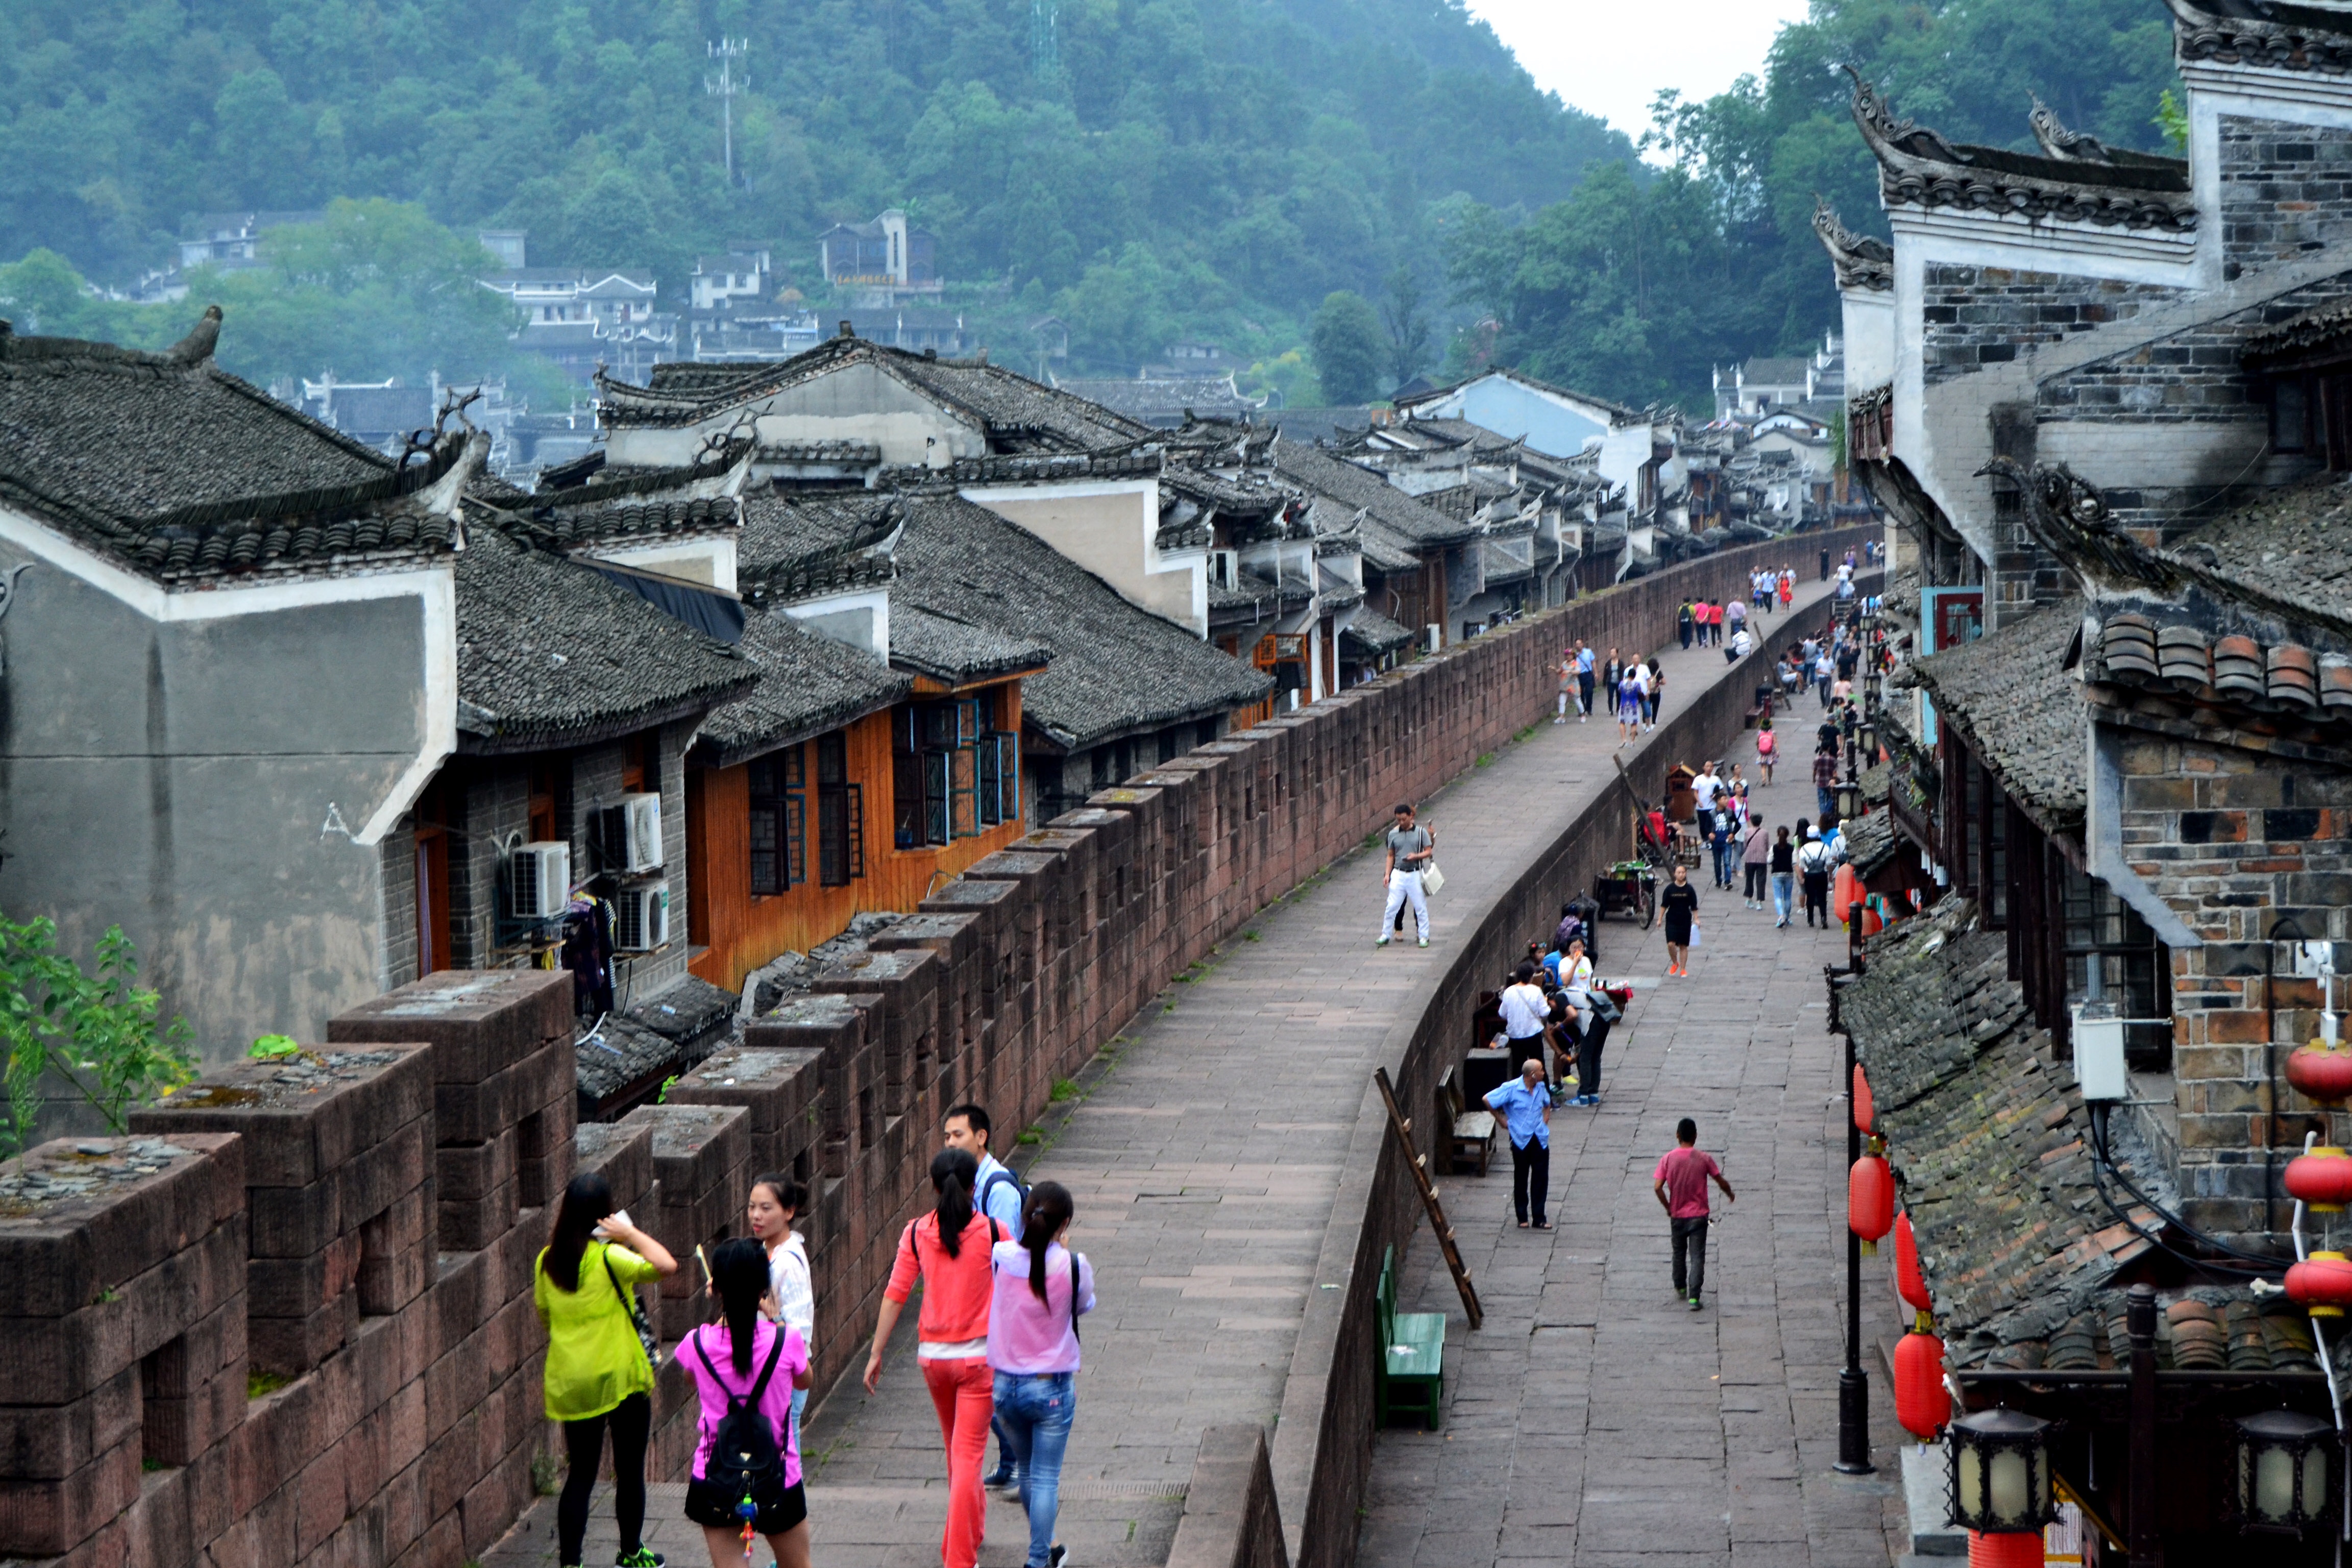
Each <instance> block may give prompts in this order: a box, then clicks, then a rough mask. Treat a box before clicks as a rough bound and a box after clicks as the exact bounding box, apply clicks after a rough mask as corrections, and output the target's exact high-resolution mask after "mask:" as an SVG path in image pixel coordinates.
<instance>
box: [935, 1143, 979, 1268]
mask: <svg viewBox="0 0 2352 1568" xmlns="http://www.w3.org/2000/svg"><path fill="white" fill-rule="evenodd" d="M979 1179H980V1162H979V1161H977V1160H975V1159H973V1158H972V1157H971V1155H970V1154H969V1153H967V1152H964V1151H963V1150H961V1149H942V1150H940V1152H938V1153H936V1154H934V1155H932V1156H931V1190H932V1191H933V1192H935V1193H937V1194H939V1195H940V1202H939V1207H938V1209H937V1210H936V1211H935V1212H936V1213H937V1214H938V1215H939V1216H940V1247H941V1248H942V1249H943V1250H945V1251H946V1253H947V1255H948V1256H949V1257H950V1258H956V1257H960V1256H961V1254H962V1250H963V1230H964V1226H968V1225H970V1224H971V1213H972V1210H971V1188H972V1184H973V1183H974V1182H976V1181H978V1180H979Z"/></svg>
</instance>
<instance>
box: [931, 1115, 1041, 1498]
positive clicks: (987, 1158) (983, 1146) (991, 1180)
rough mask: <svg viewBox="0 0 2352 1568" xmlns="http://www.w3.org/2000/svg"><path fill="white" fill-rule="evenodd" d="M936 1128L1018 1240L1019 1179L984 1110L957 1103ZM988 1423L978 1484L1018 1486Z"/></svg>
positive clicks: (983, 1205) (986, 1206) (981, 1203)
mask: <svg viewBox="0 0 2352 1568" xmlns="http://www.w3.org/2000/svg"><path fill="white" fill-rule="evenodd" d="M988 1132H989V1125H988V1112H987V1111H986V1110H983V1109H982V1108H981V1107H980V1106H977V1105H959V1106H957V1107H956V1108H955V1109H954V1110H950V1111H949V1112H948V1113H947V1116H946V1118H945V1120H944V1121H942V1123H941V1125H940V1133H941V1142H944V1143H946V1145H947V1146H948V1147H949V1148H950V1149H961V1150H962V1151H963V1152H965V1153H967V1154H969V1155H971V1157H972V1158H973V1159H975V1160H977V1161H979V1162H980V1170H979V1171H978V1173H975V1174H974V1175H973V1177H972V1182H973V1184H974V1185H973V1189H972V1194H971V1202H972V1206H973V1207H974V1208H976V1209H978V1210H980V1212H981V1213H982V1214H984V1215H987V1216H988V1217H989V1218H991V1219H992V1220H994V1221H995V1222H996V1228H997V1229H998V1230H999V1231H1001V1232H1002V1233H1003V1237H1004V1239H1005V1240H1007V1241H1018V1240H1020V1239H1021V1231H1022V1220H1021V1200H1022V1190H1021V1179H1020V1178H1019V1177H1018V1176H1015V1175H1014V1174H1013V1173H1012V1171H1010V1170H1009V1169H1007V1168H1006V1167H1005V1165H1004V1164H1003V1162H1002V1161H1000V1160H998V1159H997V1157H996V1156H995V1155H993V1154H992V1153H990V1152H988ZM988 1426H989V1430H991V1431H992V1432H994V1433H995V1434H996V1469H995V1471H994V1473H993V1474H991V1475H988V1476H985V1477H983V1478H982V1483H981V1484H982V1485H983V1486H990V1487H997V1488H1004V1487H1018V1486H1019V1485H1020V1484H1021V1467H1020V1466H1018V1465H1016V1464H1014V1463H1013V1449H1012V1447H1010V1446H1009V1445H1007V1444H1006V1442H1005V1441H1004V1428H1003V1426H1000V1425H998V1423H997V1420H996V1417H994V1416H993V1415H992V1416H990V1417H989V1418H988Z"/></svg>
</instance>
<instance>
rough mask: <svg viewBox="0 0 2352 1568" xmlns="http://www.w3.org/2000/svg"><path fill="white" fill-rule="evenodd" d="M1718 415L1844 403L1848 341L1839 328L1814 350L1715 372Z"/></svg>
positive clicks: (1724, 415) (1725, 417) (1750, 362)
mask: <svg viewBox="0 0 2352 1568" xmlns="http://www.w3.org/2000/svg"><path fill="white" fill-rule="evenodd" d="M1714 380H1715V416H1716V417H1717V419H1728V418H1730V417H1731V416H1733V415H1735V414H1763V413H1766V412H1769V410H1771V409H1774V408H1785V407H1790V406H1801V405H1806V404H1812V403H1830V404H1834V403H1838V402H1841V401H1843V399H1844V397H1845V345H1844V344H1843V343H1841V342H1839V341H1838V335H1837V334H1836V333H1835V332H1831V333H1829V334H1827V335H1826V336H1825V337H1824V338H1823V339H1822V346H1821V347H1820V348H1818V349H1815V350H1814V351H1813V352H1812V353H1810V354H1798V355H1789V356H1785V357H1780V358H1772V359H1751V360H1749V361H1748V362H1747V363H1744V364H1736V365H1733V366H1732V367H1731V368H1730V369H1729V370H1724V369H1722V368H1721V367H1720V366H1718V367H1717V369H1716V370H1715V372H1714Z"/></svg>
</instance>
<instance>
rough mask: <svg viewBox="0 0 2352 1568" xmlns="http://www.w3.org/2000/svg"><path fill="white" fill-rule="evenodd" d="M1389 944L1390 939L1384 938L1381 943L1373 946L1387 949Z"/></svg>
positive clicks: (1375, 943)
mask: <svg viewBox="0 0 2352 1568" xmlns="http://www.w3.org/2000/svg"><path fill="white" fill-rule="evenodd" d="M1388 944H1389V939H1388V938H1386V937H1382V938H1381V940H1380V941H1378V942H1374V943H1372V945H1373V946H1374V947H1386V946H1388Z"/></svg>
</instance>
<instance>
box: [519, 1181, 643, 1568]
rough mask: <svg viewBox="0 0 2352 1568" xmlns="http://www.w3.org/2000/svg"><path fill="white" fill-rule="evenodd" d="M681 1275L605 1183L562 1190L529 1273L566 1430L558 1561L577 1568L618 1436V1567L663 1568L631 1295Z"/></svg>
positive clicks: (550, 1403) (550, 1391) (551, 1399)
mask: <svg viewBox="0 0 2352 1568" xmlns="http://www.w3.org/2000/svg"><path fill="white" fill-rule="evenodd" d="M675 1273H677V1258H672V1257H671V1256H670V1255H669V1252H668V1250H667V1248H666V1247H663V1246H662V1244H661V1243H660V1242H658V1241H656V1240H655V1239H654V1238H653V1237H650V1236H647V1235H646V1233H645V1232H644V1231H642V1230H639V1229H638V1228H637V1227H636V1226H635V1225H633V1224H631V1223H630V1220H629V1216H628V1215H627V1214H626V1213H625V1212H616V1211H615V1210H614V1206H613V1188H612V1185H611V1184H609V1183H607V1182H606V1181H605V1180H604V1177H602V1176H599V1175H596V1174H594V1173H582V1174H580V1175H577V1176H574V1177H572V1184H571V1185H569V1186H567V1187H565V1188H564V1189H563V1198H562V1202H560V1203H559V1204H557V1205H556V1209H555V1226H554V1230H553V1232H552V1234H551V1235H550V1236H549V1237H548V1242H547V1246H546V1247H543V1248H541V1251H540V1255H539V1258H538V1261H537V1262H535V1263H534V1264H533V1265H532V1266H531V1284H530V1293H531V1302H532V1304H533V1305H534V1306H536V1307H537V1308H538V1309H539V1315H540V1319H541V1321H543V1322H545V1323H546V1325H547V1374H546V1394H547V1418H548V1419H549V1420H551V1421H557V1422H561V1423H562V1426H563V1447H564V1452H565V1456H566V1458H567V1460H568V1462H569V1464H570V1467H571V1468H570V1469H569V1471H568V1472H567V1473H566V1474H565V1476H564V1478H563V1495H562V1498H561V1499H559V1500H558V1501H557V1503H556V1505H555V1536H556V1559H555V1560H556V1562H557V1563H560V1564H562V1568H579V1563H580V1553H581V1551H582V1546H583V1541H584V1539H585V1537H586V1536H587V1533H588V1502H589V1498H590V1495H591V1494H592V1493H593V1491H594V1490H595V1488H596V1471H597V1469H598V1468H600V1467H601V1465H602V1463H603V1461H604V1432H605V1429H606V1428H607V1427H610V1428H611V1429H612V1433H613V1511H614V1516H615V1517H616V1518H617V1519H618V1521H619V1522H620V1526H621V1551H620V1555H619V1556H618V1557H616V1558H615V1559H614V1563H616V1564H617V1568H663V1561H664V1560H663V1558H662V1555H661V1553H659V1552H652V1551H648V1550H647V1549H646V1543H645V1541H644V1539H643V1532H644V1530H645V1524H646V1439H647V1437H648V1436H649V1435H650V1434H651V1432H652V1430H653V1401H652V1399H651V1398H650V1397H649V1395H650V1394H651V1393H652V1390H653V1386H654V1369H653V1362H652V1360H651V1359H650V1358H649V1357H648V1356H647V1355H646V1346H645V1342H644V1340H643V1339H642V1338H641V1337H640V1334H639V1331H638V1325H637V1313H636V1309H635V1305H634V1300H635V1299H634V1298H633V1297H632V1296H631V1294H630V1291H631V1290H632V1289H633V1288H634V1287H635V1286H636V1285H637V1284H639V1283H640V1282H642V1281H644V1280H647V1279H662V1278H664V1277H665V1276H667V1275H671V1274H675Z"/></svg>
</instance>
